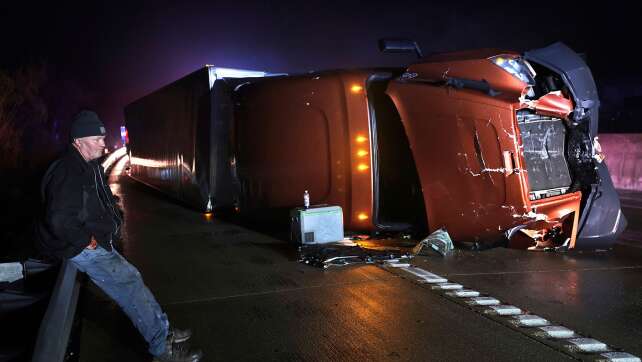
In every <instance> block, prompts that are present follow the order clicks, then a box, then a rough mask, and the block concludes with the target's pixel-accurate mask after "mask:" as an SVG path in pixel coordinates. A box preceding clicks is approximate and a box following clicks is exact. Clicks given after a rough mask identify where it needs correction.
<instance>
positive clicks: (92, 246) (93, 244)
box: [87, 235, 98, 250]
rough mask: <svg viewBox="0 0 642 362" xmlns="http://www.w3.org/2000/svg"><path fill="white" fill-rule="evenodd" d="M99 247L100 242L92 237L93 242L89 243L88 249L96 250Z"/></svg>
mask: <svg viewBox="0 0 642 362" xmlns="http://www.w3.org/2000/svg"><path fill="white" fill-rule="evenodd" d="M97 246H98V242H97V241H96V239H95V238H94V237H93V235H92V237H91V241H90V242H89V245H87V249H89V250H94V249H96V247H97Z"/></svg>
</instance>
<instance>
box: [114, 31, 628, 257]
mask: <svg viewBox="0 0 642 362" xmlns="http://www.w3.org/2000/svg"><path fill="white" fill-rule="evenodd" d="M390 44H393V43H390ZM390 44H388V45H387V44H385V43H384V44H383V45H382V48H383V50H384V51H385V50H393V51H394V50H398V48H395V46H394V44H393V45H390ZM598 109H599V99H598V95H597V90H596V86H595V82H594V80H593V77H592V75H591V72H590V70H589V68H588V66H587V65H586V63H585V62H584V60H583V59H582V57H581V56H579V55H578V54H576V53H575V52H574V51H573V50H571V49H570V48H568V47H567V46H566V45H564V44H562V43H555V44H553V45H550V46H548V47H545V48H541V49H536V50H532V51H527V52H524V53H518V52H514V51H505V50H498V49H481V50H473V51H463V52H453V53H444V54H435V55H430V56H427V57H422V58H421V59H420V60H419V61H417V62H416V63H414V64H410V65H408V66H405V67H399V68H394V67H391V68H368V69H351V70H329V71H318V72H309V73H305V74H272V73H268V72H262V71H246V70H235V69H228V68H219V67H214V66H205V67H203V68H201V69H199V70H197V71H195V72H193V73H192V74H189V75H187V76H185V77H183V78H181V79H179V80H177V81H175V82H173V83H171V84H169V85H167V86H165V87H163V88H161V89H159V90H157V91H155V92H152V93H151V94H148V95H146V96H144V97H142V98H141V99H139V100H136V101H135V102H133V103H131V104H129V105H127V106H126V108H125V118H126V127H127V130H128V132H129V139H130V142H129V145H128V152H129V156H130V163H131V174H132V176H133V177H134V178H136V179H138V180H140V181H142V182H145V183H146V184H148V185H151V186H153V187H155V188H157V189H159V190H161V191H163V192H165V193H167V194H168V195H170V196H172V197H174V198H176V199H179V200H182V201H184V202H186V203H189V204H190V205H193V206H194V207H196V208H197V209H199V210H203V211H207V212H209V211H212V210H215V209H221V208H226V209H230V208H231V209H234V210H236V211H238V212H240V213H241V214H248V215H249V214H252V215H275V214H278V213H277V210H289V209H291V208H294V207H297V206H300V205H301V204H302V195H303V193H304V191H305V190H308V191H309V194H310V195H311V200H312V203H313V204H330V205H338V206H341V208H342V209H343V215H344V225H345V227H346V229H347V230H353V231H360V232H370V233H381V232H385V233H388V232H392V233H395V232H397V233H401V232H410V231H413V232H416V233H417V232H418V233H429V232H432V231H435V230H438V229H440V228H444V229H446V230H447V231H448V232H449V233H450V235H451V237H452V238H453V240H455V241H456V242H470V243H476V244H477V245H486V246H490V245H499V244H504V245H508V246H510V247H516V248H531V249H546V248H564V249H570V248H587V249H594V248H608V247H610V246H611V245H612V244H613V243H614V242H615V241H616V239H617V237H618V236H619V235H620V234H621V233H622V231H623V230H624V228H625V227H626V220H625V218H624V216H623V215H622V212H621V209H620V203H619V199H618V195H617V193H616V191H615V189H614V187H613V184H612V182H611V178H610V175H609V172H608V170H607V168H606V165H605V164H604V163H603V162H602V161H603V159H604V155H603V154H602V152H601V149H600V146H599V141H598V136H597V129H598V127H597V126H598ZM285 215H287V214H285Z"/></svg>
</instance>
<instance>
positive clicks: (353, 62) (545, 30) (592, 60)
mask: <svg viewBox="0 0 642 362" xmlns="http://www.w3.org/2000/svg"><path fill="white" fill-rule="evenodd" d="M4 3H5V2H3V5H0V11H1V14H2V17H1V19H0V20H1V24H0V34H1V35H0V36H1V37H2V48H0V49H1V50H0V52H1V57H0V65H2V66H3V67H5V68H6V67H9V68H11V67H15V66H17V65H20V64H26V63H29V62H45V63H46V64H47V65H48V68H49V71H50V86H53V87H54V89H56V87H59V89H66V92H69V88H73V89H76V92H77V93H81V94H82V96H83V97H84V99H85V103H86V105H87V106H90V107H93V108H95V109H96V110H97V111H98V113H99V115H100V116H101V118H103V119H104V120H105V121H106V123H107V124H108V126H110V127H112V131H113V132H115V131H116V126H118V125H120V124H121V123H122V120H123V113H122V109H123V106H124V105H126V104H127V103H129V102H131V101H133V100H135V99H137V98H138V97H140V96H142V95H144V94H146V93H147V92H149V91H151V90H154V89H156V88H158V87H160V86H162V85H164V84H166V83H168V82H171V81H173V80H175V79H177V78H179V77H180V76H182V75H184V74H187V73H189V72H191V71H194V70H196V69H197V68H199V67H201V66H202V65H203V64H214V65H218V66H224V67H236V68H246V69H258V70H267V71H278V72H284V71H285V72H301V71H308V70H314V69H328V68H343V67H360V66H374V65H402V64H407V63H408V62H412V61H414V59H413V57H411V56H408V55H383V54H379V53H378V50H377V45H376V41H377V39H379V38H382V37H408V38H412V39H415V40H417V41H418V42H419V44H420V45H421V47H422V50H423V51H424V53H429V52H440V51H451V50H463V49H470V48H479V47H493V48H506V49H514V50H519V51H523V50H528V49H532V48H537V47H542V46H546V45H548V44H550V43H552V42H555V41H563V42H565V43H566V44H568V45H569V46H571V47H572V48H573V49H575V50H576V51H578V52H584V53H586V55H587V56H588V60H589V65H590V66H591V68H592V70H593V72H594V75H595V78H596V81H597V83H598V87H599V88H600V91H601V97H602V99H603V101H607V102H609V101H613V100H617V99H618V98H621V97H626V96H633V95H638V96H639V95H642V70H640V66H639V65H638V63H639V60H638V58H637V57H635V56H633V54H631V52H630V49H631V48H630V47H631V46H633V47H638V46H639V45H638V43H639V40H638V39H639V38H640V35H642V30H639V29H640V24H639V23H640V21H641V20H639V19H638V18H639V17H640V14H642V12H640V9H638V8H633V7H624V6H623V5H613V4H615V2H603V3H604V4H605V5H604V6H603V7H597V6H590V5H588V2H584V5H582V6H571V5H566V6H562V7H558V6H559V5H557V4H555V2H543V1H539V2H536V1H530V2H511V3H510V4H509V3H506V4H504V5H491V4H490V2H478V3H476V4H477V5H467V4H466V3H464V2H458V1H444V2H438V3H429V2H427V1H414V2H413V1H399V0H395V1H389V2H374V1H372V2H363V3H362V4H359V3H357V2H349V1H336V2H334V1H311V2H292V1H291V2H278V1H277V2H269V1H255V2H219V1H210V2H205V3H195V2H185V3H181V4H174V3H171V2H162V1H154V2H151V1H148V2H145V3H139V4H134V3H123V4H118V3H117V2H114V1H111V2H104V3H102V4H98V5H97V4H88V5H84V6H79V5H74V6H72V5H52V4H49V5H41V6H35V5H33V4H34V3H32V2H28V4H26V5H15V6H14V5H9V6H7V5H6V4H4ZM87 3H89V2H87ZM479 3H481V4H483V5H480V4H479ZM538 3H539V4H540V5H537V4H538Z"/></svg>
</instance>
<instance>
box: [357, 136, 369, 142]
mask: <svg viewBox="0 0 642 362" xmlns="http://www.w3.org/2000/svg"><path fill="white" fill-rule="evenodd" d="M367 140H368V139H367V138H366V136H363V135H358V136H357V138H355V141H357V143H364V142H365V141H367Z"/></svg>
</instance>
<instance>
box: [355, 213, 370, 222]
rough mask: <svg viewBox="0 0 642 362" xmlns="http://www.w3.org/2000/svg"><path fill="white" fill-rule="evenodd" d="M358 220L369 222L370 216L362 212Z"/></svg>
mask: <svg viewBox="0 0 642 362" xmlns="http://www.w3.org/2000/svg"><path fill="white" fill-rule="evenodd" d="M357 219H359V220H360V221H365V220H368V214H366V213H365V212H360V213H359V214H358V215H357Z"/></svg>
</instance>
